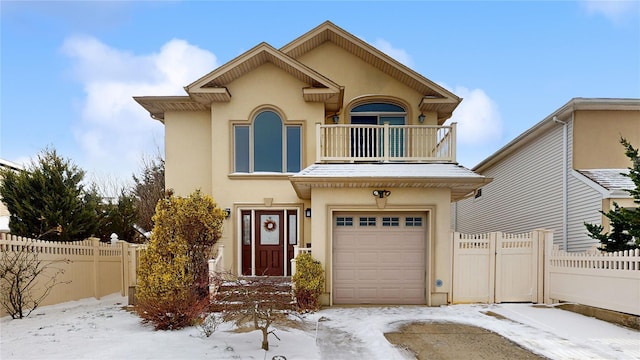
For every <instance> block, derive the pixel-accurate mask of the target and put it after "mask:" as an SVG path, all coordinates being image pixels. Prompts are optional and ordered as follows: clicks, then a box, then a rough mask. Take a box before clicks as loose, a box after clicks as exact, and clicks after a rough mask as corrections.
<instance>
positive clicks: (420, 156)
mask: <svg viewBox="0 0 640 360" xmlns="http://www.w3.org/2000/svg"><path fill="white" fill-rule="evenodd" d="M316 159H317V162H355V161H382V162H385V161H394V162H456V123H452V124H451V126H431V125H389V124H384V125H351V124H347V125H322V124H317V126H316Z"/></svg>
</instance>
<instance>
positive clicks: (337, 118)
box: [333, 114, 340, 124]
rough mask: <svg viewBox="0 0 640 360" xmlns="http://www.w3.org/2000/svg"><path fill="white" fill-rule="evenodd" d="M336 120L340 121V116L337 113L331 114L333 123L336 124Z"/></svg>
mask: <svg viewBox="0 0 640 360" xmlns="http://www.w3.org/2000/svg"><path fill="white" fill-rule="evenodd" d="M338 122H340V116H338V114H335V115H333V123H334V124H337V123H338Z"/></svg>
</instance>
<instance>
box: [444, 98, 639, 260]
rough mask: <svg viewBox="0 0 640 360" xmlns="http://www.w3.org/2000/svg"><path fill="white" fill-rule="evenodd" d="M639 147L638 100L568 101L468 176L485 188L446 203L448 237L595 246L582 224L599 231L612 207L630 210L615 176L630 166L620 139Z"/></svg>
mask: <svg viewBox="0 0 640 360" xmlns="http://www.w3.org/2000/svg"><path fill="white" fill-rule="evenodd" d="M621 137H624V138H626V139H627V140H628V141H630V142H631V143H632V144H633V145H634V146H635V147H640V99H593V98H574V99H572V100H570V101H569V102H568V103H566V104H565V105H564V106H562V107H561V108H559V109H558V110H556V111H554V112H553V113H551V114H550V115H549V116H547V117H546V118H545V119H543V120H542V121H540V122H539V123H537V124H536V125H534V126H533V127H531V128H530V129H529V130H527V131H525V132H524V133H522V134H521V135H520V136H518V137H517V138H515V139H514V140H513V141H511V142H510V143H508V144H507V145H505V146H504V147H503V148H502V149H500V150H498V151H497V152H496V153H494V154H493V155H491V156H489V157H488V158H487V159H485V160H483V161H482V162H480V163H479V164H478V165H477V166H476V167H474V168H473V171H474V172H476V173H479V174H482V175H484V176H486V177H489V178H493V182H491V183H489V184H486V185H485V186H483V187H482V188H480V189H478V190H477V191H476V192H475V193H474V194H473V196H470V197H467V198H465V199H463V200H460V201H458V202H454V203H453V204H452V207H451V216H452V217H451V220H452V221H451V224H452V229H453V230H454V231H458V232H462V233H485V232H491V231H502V232H509V233H521V232H527V231H531V230H532V229H537V228H545V229H550V230H553V231H554V242H555V244H557V245H560V247H561V248H562V249H565V250H567V251H584V250H587V249H589V248H591V247H593V246H594V245H597V242H596V241H595V240H593V239H591V238H589V237H588V236H587V232H586V229H585V227H584V222H589V223H597V224H604V226H605V229H606V230H607V231H608V224H607V223H606V218H605V217H604V216H602V214H601V213H600V211H605V212H606V211H608V210H609V209H611V208H612V207H613V206H614V205H613V204H614V202H615V203H617V204H618V205H620V206H635V205H634V203H633V201H632V199H631V198H630V196H629V194H628V193H627V192H626V191H624V190H625V189H629V188H633V183H632V182H631V180H630V179H629V178H628V177H626V176H623V175H621V173H626V172H627V171H628V167H630V166H631V165H632V164H631V162H630V161H629V159H627V158H626V157H625V156H624V148H623V147H622V145H620V142H619V141H620V138H621Z"/></svg>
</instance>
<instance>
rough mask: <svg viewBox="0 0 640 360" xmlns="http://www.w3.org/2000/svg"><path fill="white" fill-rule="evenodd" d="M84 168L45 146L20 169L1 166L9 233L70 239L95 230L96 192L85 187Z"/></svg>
mask: <svg viewBox="0 0 640 360" xmlns="http://www.w3.org/2000/svg"><path fill="white" fill-rule="evenodd" d="M84 174H85V173H84V171H83V170H81V169H80V168H78V167H77V166H76V165H74V164H73V163H71V162H70V161H69V160H67V159H64V158H62V157H60V156H59V155H58V153H57V152H56V150H55V149H49V148H47V149H45V150H43V151H42V152H41V153H40V154H38V156H37V160H36V161H32V163H31V165H30V166H29V167H28V168H27V169H26V170H24V171H20V172H15V171H12V170H2V173H1V174H0V175H1V176H2V178H3V180H2V184H1V185H0V195H1V196H2V198H3V202H4V203H5V204H6V205H7V209H8V210H9V212H10V214H11V215H10V218H9V229H10V230H11V233H13V234H15V235H19V236H25V237H30V238H41V239H43V240H56V241H74V240H83V239H85V238H87V237H89V236H91V235H92V234H93V233H94V232H95V230H96V224H97V212H96V207H97V205H98V203H99V196H98V195H97V194H96V193H95V192H91V191H85V189H84V186H83V184H82V181H83V179H84Z"/></svg>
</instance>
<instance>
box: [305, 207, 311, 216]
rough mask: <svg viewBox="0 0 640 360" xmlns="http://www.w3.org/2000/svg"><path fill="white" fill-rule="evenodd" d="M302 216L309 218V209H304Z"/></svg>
mask: <svg viewBox="0 0 640 360" xmlns="http://www.w3.org/2000/svg"><path fill="white" fill-rule="evenodd" d="M304 216H305V217H311V208H306V209H304Z"/></svg>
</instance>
